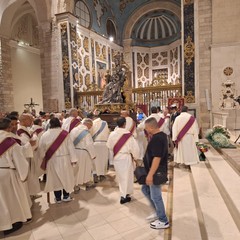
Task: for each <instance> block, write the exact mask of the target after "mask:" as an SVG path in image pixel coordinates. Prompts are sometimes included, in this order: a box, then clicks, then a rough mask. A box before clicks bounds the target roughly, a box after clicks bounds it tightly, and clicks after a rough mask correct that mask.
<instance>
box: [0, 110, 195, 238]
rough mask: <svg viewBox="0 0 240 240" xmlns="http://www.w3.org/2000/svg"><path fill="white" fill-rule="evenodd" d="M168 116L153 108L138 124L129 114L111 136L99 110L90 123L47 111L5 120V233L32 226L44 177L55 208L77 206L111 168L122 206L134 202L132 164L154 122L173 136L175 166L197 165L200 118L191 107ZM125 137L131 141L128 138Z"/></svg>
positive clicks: (1, 143) (0, 189)
mask: <svg viewBox="0 0 240 240" xmlns="http://www.w3.org/2000/svg"><path fill="white" fill-rule="evenodd" d="M184 107H185V106H184ZM168 111H169V110H168V108H166V109H164V110H163V112H158V109H157V107H152V108H151V114H150V115H149V116H148V117H146V115H145V114H144V113H143V112H142V110H141V109H138V112H137V124H136V121H133V119H132V118H131V117H130V116H129V112H128V111H127V110H124V111H122V112H121V118H122V119H123V118H124V119H125V120H124V121H122V122H121V121H117V124H118V126H117V127H116V128H115V130H114V131H112V132H111V133H110V130H109V127H108V124H107V122H106V121H103V120H101V118H100V112H99V111H97V110H95V111H94V112H93V113H90V114H88V115H87V116H86V118H81V117H80V116H79V112H78V110H77V109H75V108H74V109H71V110H70V111H69V116H68V117H67V118H64V117H63V114H60V113H57V114H50V116H49V114H45V113H42V112H41V116H39V117H38V118H34V117H33V116H32V115H31V114H27V113H24V114H22V115H20V116H18V115H17V112H12V113H10V114H8V115H6V116H4V117H1V118H0V193H1V197H0V210H1V218H0V231H4V234H9V233H11V232H12V231H15V230H17V229H19V228H20V227H22V224H25V223H28V222H30V221H31V219H32V214H31V206H32V201H33V200H34V199H35V198H36V197H37V196H38V197H39V195H38V194H39V193H40V192H41V190H40V183H39V178H40V177H42V176H44V175H45V176H46V184H45V188H44V192H51V191H53V192H54V195H55V202H56V204H60V203H62V202H69V201H72V200H73V198H72V196H71V195H70V193H72V192H73V193H75V194H78V193H79V192H80V194H81V191H80V187H81V188H85V190H91V188H93V187H95V183H97V182H99V181H103V180H104V179H105V176H106V174H107V170H108V166H109V164H110V165H113V166H114V169H115V172H116V177H117V179H118V183H119V192H120V203H121V204H124V203H127V202H130V201H131V194H132V193H133V183H134V174H133V172H134V161H133V159H135V160H142V159H143V157H144V153H145V150H146V147H147V144H148V140H149V138H151V136H149V135H148V134H147V133H146V131H144V127H145V124H144V122H145V120H146V119H148V118H151V117H153V118H155V119H156V121H157V122H158V126H159V129H160V131H162V132H164V133H165V134H166V135H167V136H168V140H169V153H172V152H174V161H175V162H176V163H178V164H185V165H190V164H195V163H197V162H198V161H199V159H198V153H197V149H196V145H195V142H198V132H199V131H198V125H197V123H196V120H195V118H194V117H192V116H191V115H190V114H189V113H187V107H185V108H184V110H182V112H181V113H178V112H177V109H176V106H172V108H170V111H171V113H169V112H168ZM120 120H121V119H120ZM119 122H120V123H119ZM129 133H130V134H129ZM126 135H129V136H130V137H128V138H125V139H124V137H123V136H126ZM173 143H174V145H175V148H174V150H173ZM176 146H177V147H176ZM45 176H44V177H45Z"/></svg>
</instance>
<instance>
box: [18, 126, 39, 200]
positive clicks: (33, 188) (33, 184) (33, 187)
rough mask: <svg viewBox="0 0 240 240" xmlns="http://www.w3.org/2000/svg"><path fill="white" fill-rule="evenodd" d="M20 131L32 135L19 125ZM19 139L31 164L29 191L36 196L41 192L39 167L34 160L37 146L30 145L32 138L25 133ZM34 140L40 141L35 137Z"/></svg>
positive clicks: (28, 182)
mask: <svg viewBox="0 0 240 240" xmlns="http://www.w3.org/2000/svg"><path fill="white" fill-rule="evenodd" d="M18 129H23V130H24V131H26V132H27V133H28V134H29V135H31V134H30V131H29V130H28V128H26V127H24V126H21V125H19V127H18ZM19 139H20V140H21V144H22V146H23V153H24V155H25V157H26V159H27V160H28V162H29V173H28V180H27V185H28V191H29V194H30V195H36V194H38V193H39V192H40V191H41V189H40V184H39V180H38V176H39V175H38V172H39V166H38V164H37V163H36V162H35V160H34V158H33V152H34V150H35V149H36V145H34V146H31V144H30V140H31V137H29V136H28V135H27V134H26V133H25V132H23V133H22V134H21V135H20V136H19ZM34 140H36V142H37V141H38V140H37V137H35V139H34Z"/></svg>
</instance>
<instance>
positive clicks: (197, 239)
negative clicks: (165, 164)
mask: <svg viewBox="0 0 240 240" xmlns="http://www.w3.org/2000/svg"><path fill="white" fill-rule="evenodd" d="M190 175H191V172H190V171H186V170H183V169H178V168H174V178H173V210H172V240H193V239H194V240H201V239H202V236H201V232H200V227H199V220H198V215H197V210H196V205H195V201H194V194H193V189H192V186H191V176H190Z"/></svg>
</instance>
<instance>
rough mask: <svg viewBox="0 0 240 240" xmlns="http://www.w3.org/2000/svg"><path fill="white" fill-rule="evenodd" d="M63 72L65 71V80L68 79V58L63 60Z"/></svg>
mask: <svg viewBox="0 0 240 240" xmlns="http://www.w3.org/2000/svg"><path fill="white" fill-rule="evenodd" d="M62 70H63V76H64V78H67V77H68V74H69V59H68V57H67V56H64V57H63V60H62Z"/></svg>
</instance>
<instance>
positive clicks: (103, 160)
mask: <svg viewBox="0 0 240 240" xmlns="http://www.w3.org/2000/svg"><path fill="white" fill-rule="evenodd" d="M102 122H105V123H106V125H105V127H104V129H103V130H102V131H101V132H100V133H99V134H98V135H97V136H96V138H95V139H93V141H94V147H95V151H96V158H95V159H94V160H93V164H94V167H95V169H94V170H96V174H97V175H98V176H100V175H105V174H106V172H107V165H108V148H107V145H106V143H107V140H108V136H109V128H108V124H107V122H106V121H103V120H101V118H97V119H95V120H93V126H92V128H91V132H92V136H94V135H95V133H96V132H97V131H98V130H99V129H100V128H101V126H102Z"/></svg>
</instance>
